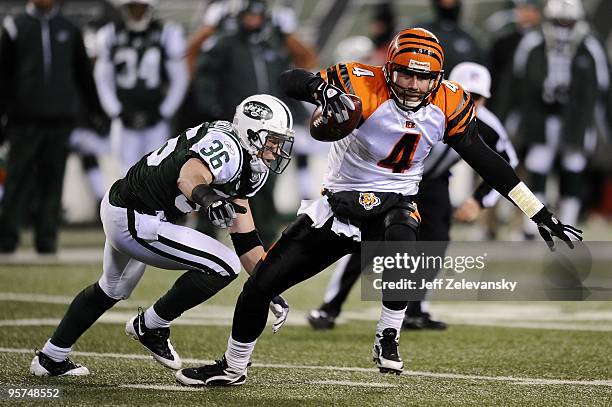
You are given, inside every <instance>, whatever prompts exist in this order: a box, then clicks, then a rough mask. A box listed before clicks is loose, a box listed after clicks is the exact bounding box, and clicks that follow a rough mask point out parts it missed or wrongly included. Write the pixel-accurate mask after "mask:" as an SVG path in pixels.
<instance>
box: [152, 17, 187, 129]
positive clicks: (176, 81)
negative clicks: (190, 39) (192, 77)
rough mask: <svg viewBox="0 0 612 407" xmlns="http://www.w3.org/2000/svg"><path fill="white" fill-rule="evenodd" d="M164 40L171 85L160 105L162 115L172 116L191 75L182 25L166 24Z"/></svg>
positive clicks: (178, 105)
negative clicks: (186, 61) (186, 60)
mask: <svg viewBox="0 0 612 407" xmlns="http://www.w3.org/2000/svg"><path fill="white" fill-rule="evenodd" d="M162 42H163V44H164V50H165V54H166V57H167V60H166V62H165V68H166V73H167V74H168V79H169V85H168V89H167V92H166V97H165V98H164V100H163V102H162V103H161V105H160V106H159V113H160V114H161V116H162V117H165V118H170V117H172V116H173V115H174V113H176V111H177V110H178V108H179V107H180V105H181V103H182V101H183V98H184V97H185V92H186V91H187V86H188V84H189V79H188V78H189V76H188V72H187V65H186V64H185V59H184V56H185V36H184V35H183V30H182V28H181V27H179V26H177V25H174V24H170V23H168V24H166V25H165V26H164V30H163V33H162Z"/></svg>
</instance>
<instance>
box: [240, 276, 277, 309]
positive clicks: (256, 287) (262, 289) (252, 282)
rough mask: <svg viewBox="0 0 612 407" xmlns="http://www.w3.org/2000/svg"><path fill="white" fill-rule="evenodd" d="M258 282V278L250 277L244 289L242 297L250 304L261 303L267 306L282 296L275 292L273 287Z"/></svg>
mask: <svg viewBox="0 0 612 407" xmlns="http://www.w3.org/2000/svg"><path fill="white" fill-rule="evenodd" d="M256 280H257V279H256V278H253V277H249V279H248V280H247V281H246V282H245V283H244V287H243V288H242V294H241V296H242V297H243V298H244V299H245V300H246V301H248V303H255V302H256V301H261V302H265V303H266V304H267V303H269V302H270V301H271V300H272V298H274V297H276V296H277V295H279V294H280V293H277V292H275V291H274V289H273V287H271V286H270V285H269V284H261V283H259V282H258V281H256Z"/></svg>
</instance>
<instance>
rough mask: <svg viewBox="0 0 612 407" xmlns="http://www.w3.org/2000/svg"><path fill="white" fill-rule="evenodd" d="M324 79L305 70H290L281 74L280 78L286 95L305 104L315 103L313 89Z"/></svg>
mask: <svg viewBox="0 0 612 407" xmlns="http://www.w3.org/2000/svg"><path fill="white" fill-rule="evenodd" d="M321 81H323V79H322V78H321V77H320V76H317V75H315V74H313V73H312V72H309V71H307V70H305V69H299V68H298V69H289V70H287V71H285V72H283V73H281V75H280V78H279V83H280V87H281V89H282V90H283V92H285V94H286V95H287V96H289V97H291V98H293V99H297V100H302V101H304V102H310V103H313V104H314V103H315V99H314V97H313V89H314V88H316V86H318V85H319V84H320V83H321Z"/></svg>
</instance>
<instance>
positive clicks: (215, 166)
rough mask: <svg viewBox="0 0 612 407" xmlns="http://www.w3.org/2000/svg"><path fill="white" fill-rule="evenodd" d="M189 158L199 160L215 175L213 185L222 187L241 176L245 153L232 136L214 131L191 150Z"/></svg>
mask: <svg viewBox="0 0 612 407" xmlns="http://www.w3.org/2000/svg"><path fill="white" fill-rule="evenodd" d="M188 157H195V158H199V159H200V160H202V161H203V162H204V164H206V166H207V167H208V169H209V170H210V172H211V173H212V175H213V182H212V183H213V184H214V185H221V184H225V183H228V182H232V181H234V180H235V179H236V178H237V177H238V176H240V169H241V168H242V161H243V152H242V148H240V145H238V142H237V141H236V140H235V139H234V138H233V137H231V136H229V135H227V134H225V133H222V132H220V131H215V130H212V131H210V132H209V133H207V134H206V136H204V137H203V138H202V139H201V140H200V141H198V142H197V143H196V144H194V145H193V146H192V147H191V149H190V150H189V154H188Z"/></svg>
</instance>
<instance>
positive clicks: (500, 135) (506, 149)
mask: <svg viewBox="0 0 612 407" xmlns="http://www.w3.org/2000/svg"><path fill="white" fill-rule="evenodd" d="M478 124H479V126H478V130H479V133H480V136H481V137H482V140H483V141H484V142H485V144H486V145H487V146H489V147H490V148H491V149H493V150H494V151H495V152H496V153H497V154H499V155H500V156H501V157H502V158H503V159H504V160H506V161H507V162H508V163H509V164H510V166H511V167H512V168H516V166H517V165H518V158H517V156H516V151H515V150H514V147H513V146H512V143H511V142H510V140H509V139H508V136H507V134H506V132H505V130H504V129H503V127H502V125H501V123H496V124H497V126H494V127H499V129H498V130H495V128H494V127H491V126H489V125H487V124H485V123H484V122H483V121H480V120H479V121H478ZM472 197H473V198H474V199H475V200H476V201H478V203H479V204H480V206H481V207H483V208H489V207H491V206H493V205H495V203H496V202H497V200H498V199H499V194H498V193H497V191H495V190H493V188H491V186H490V185H488V184H487V183H486V182H484V181H482V182H481V183H480V185H479V186H478V188H476V190H475V191H474V194H473V195H472Z"/></svg>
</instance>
